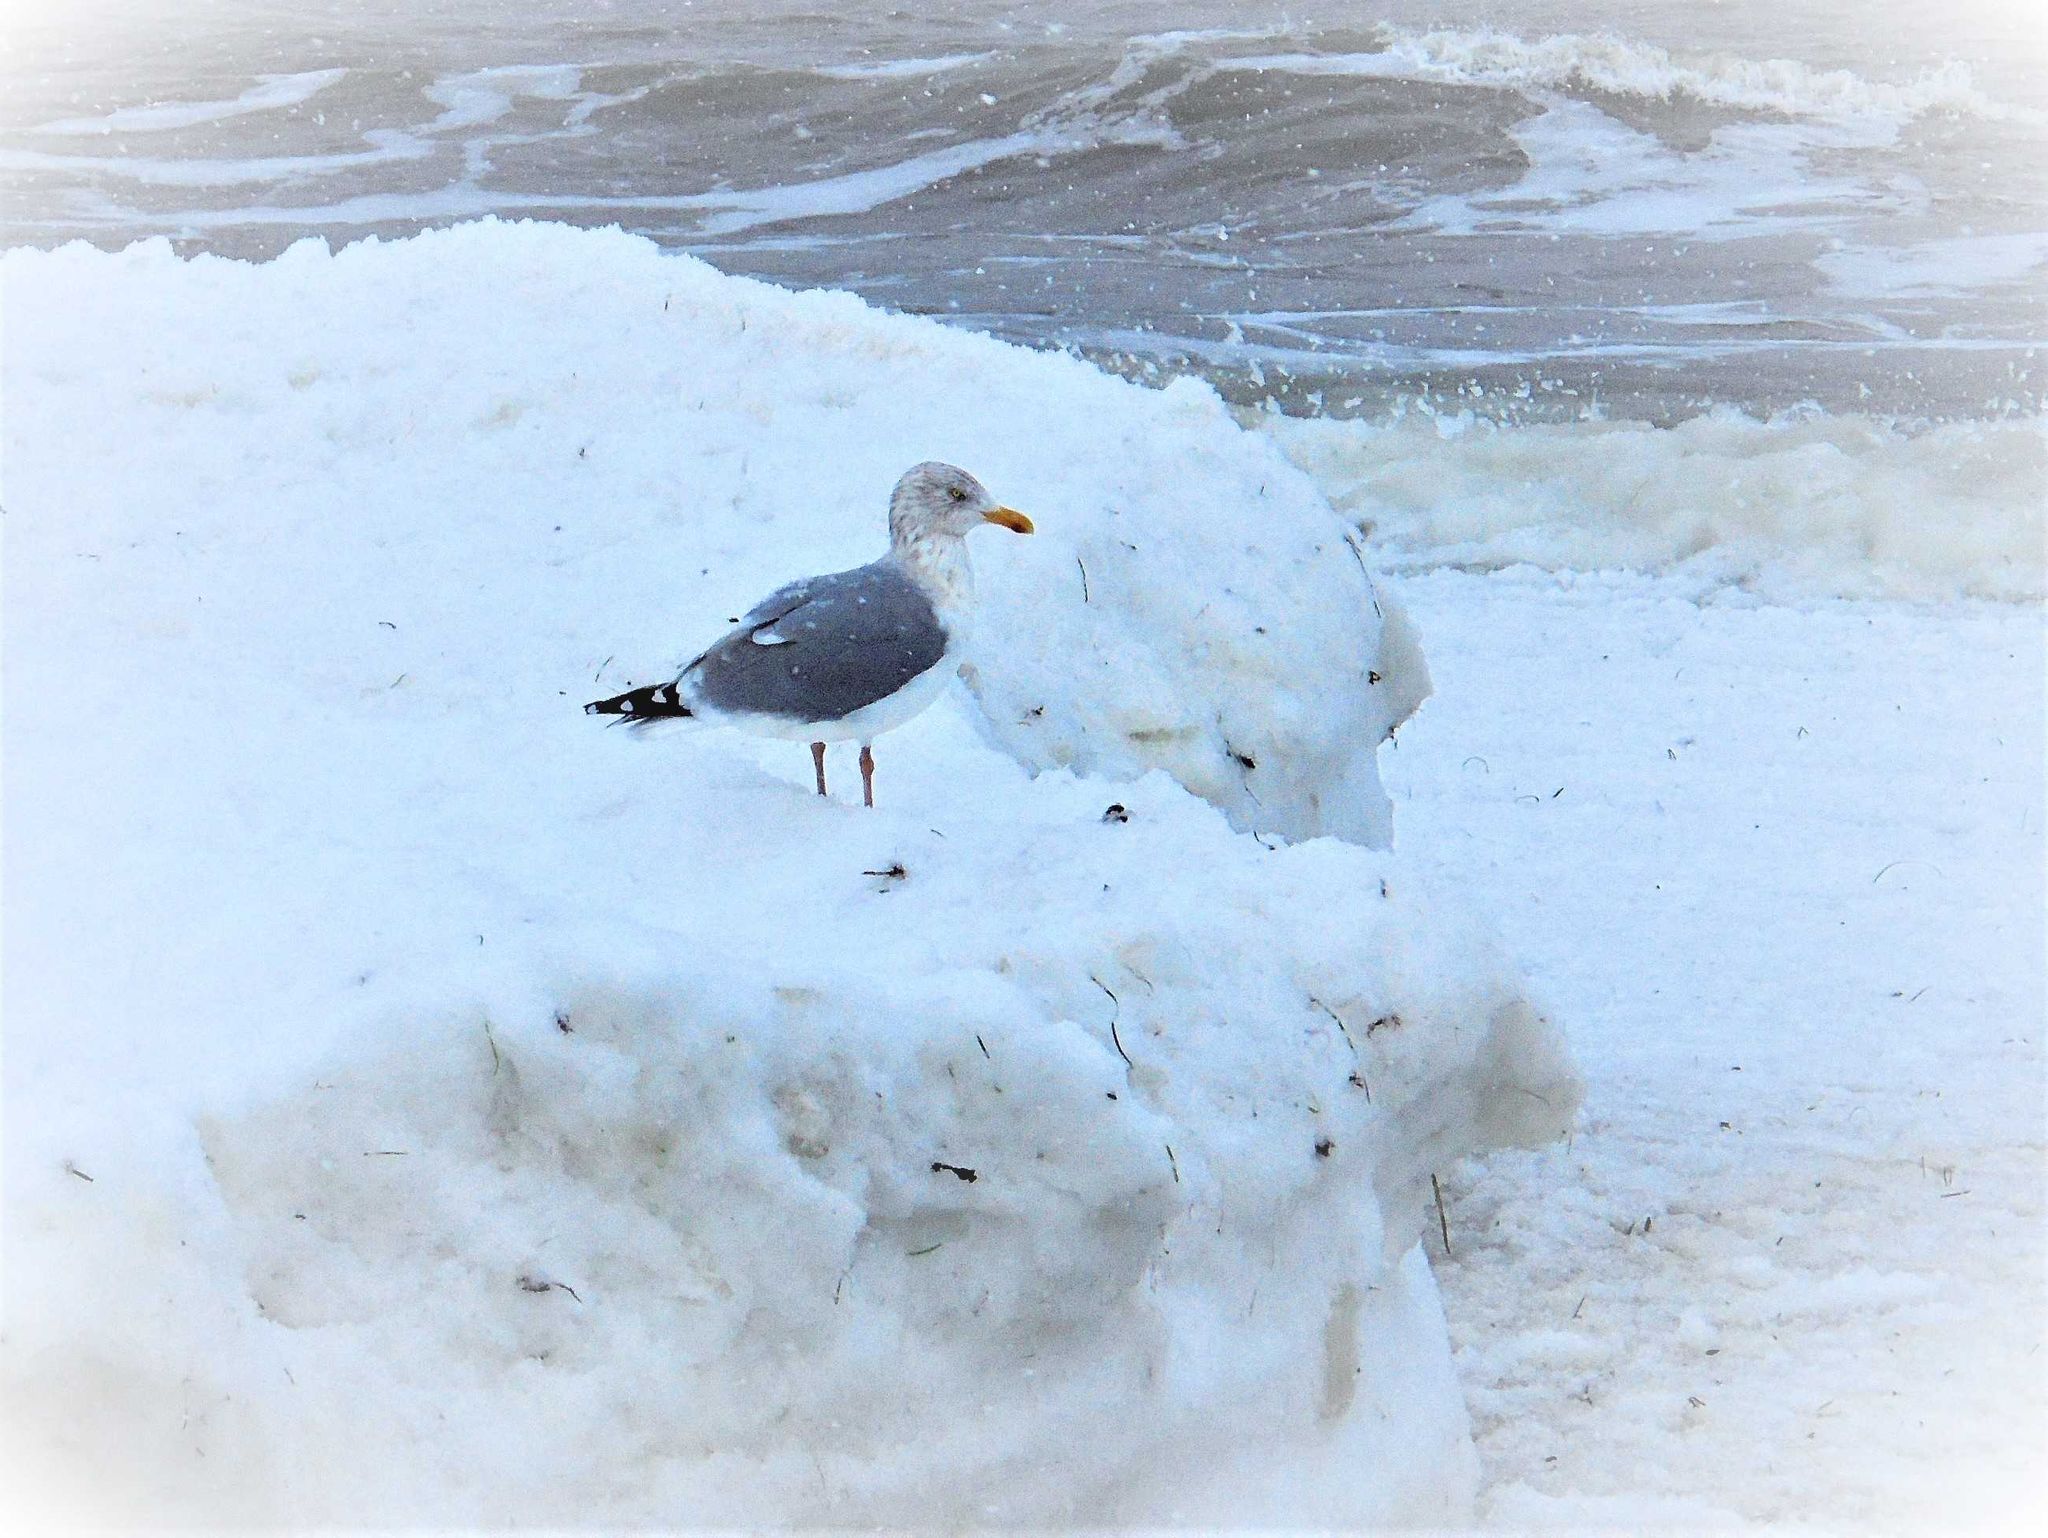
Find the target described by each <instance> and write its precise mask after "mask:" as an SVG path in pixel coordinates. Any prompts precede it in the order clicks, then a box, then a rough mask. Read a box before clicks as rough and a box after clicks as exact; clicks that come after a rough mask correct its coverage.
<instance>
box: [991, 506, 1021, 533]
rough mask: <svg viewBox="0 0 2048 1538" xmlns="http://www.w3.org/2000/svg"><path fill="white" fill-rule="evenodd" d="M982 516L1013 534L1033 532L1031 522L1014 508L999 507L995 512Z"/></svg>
mask: <svg viewBox="0 0 2048 1538" xmlns="http://www.w3.org/2000/svg"><path fill="white" fill-rule="evenodd" d="M981 516H982V517H983V518H984V519H986V520H987V521H988V522H990V523H999V524H1001V525H1002V526H1003V527H1004V528H1006V529H1009V530H1011V531H1012V532H1013V533H1017V534H1029V533H1030V532H1031V520H1030V519H1029V518H1026V517H1025V516H1024V515H1023V514H1022V513H1020V512H1018V511H1017V509H1016V508H1014V507H999V508H997V509H996V510H995V511H994V512H992V513H983V514H982V515H981Z"/></svg>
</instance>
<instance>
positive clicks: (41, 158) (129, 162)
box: [0, 128, 434, 187]
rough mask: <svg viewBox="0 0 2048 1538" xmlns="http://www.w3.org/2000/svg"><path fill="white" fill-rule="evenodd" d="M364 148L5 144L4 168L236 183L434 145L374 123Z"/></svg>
mask: <svg viewBox="0 0 2048 1538" xmlns="http://www.w3.org/2000/svg"><path fill="white" fill-rule="evenodd" d="M363 138H364V140H365V141H366V142H367V143H368V144H369V145H370V148H369V149H364V150H342V151H339V152H337V153H334V154H330V155H254V156H242V157H237V158H234V159H216V160H207V159H198V160H172V159H163V158H158V157H155V156H143V155H51V154H46V153H44V152H43V151H41V150H10V149H0V170H8V171H68V172H71V173H74V174H75V173H77V172H80V171H92V172H96V173H98V174H99V175H101V176H111V177H118V178H120V179H121V180H123V181H130V182H141V183H144V184H146V185H148V186H153V187H233V186H242V185H246V184H249V183H253V182H280V181H290V180H291V179H292V178H294V177H301V176H331V175H333V174H334V173H335V172H337V171H359V170H361V169H363V168H364V167H366V166H377V165H391V164H394V163H396V162H399V161H405V160H424V159H426V158H427V157H428V156H430V155H432V154H433V153H434V146H433V145H431V144H429V143H427V142H425V141H424V140H421V139H418V138H415V137H414V136H413V135H411V134H409V133H406V132H405V131H404V130H402V129H396V128H372V129H369V130H367V131H366V132H365V133H364V134H363Z"/></svg>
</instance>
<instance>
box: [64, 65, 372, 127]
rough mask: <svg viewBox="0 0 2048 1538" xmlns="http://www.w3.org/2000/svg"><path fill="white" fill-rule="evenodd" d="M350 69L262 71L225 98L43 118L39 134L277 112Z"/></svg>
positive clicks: (168, 124)
mask: <svg viewBox="0 0 2048 1538" xmlns="http://www.w3.org/2000/svg"><path fill="white" fill-rule="evenodd" d="M347 73H348V71H347V70H345V69H311V70H303V71H300V72H299V73H296V74H290V75H259V76H258V77H257V81H256V84H255V85H253V86H251V87H250V88H249V89H248V90H246V91H244V92H242V94H241V95H239V96H232V97H229V98H227V99H226V100H224V101H180V102H159V103H153V104H151V105H149V106H146V107H122V108H120V109H119V110H118V111H115V112H109V113H107V114H106V115H105V116H103V117H73V118H64V119H61V120H60V121H58V122H55V123H43V124H41V125H39V126H38V127H36V128H35V129H34V130H33V131H34V132H36V133H39V134H111V133H158V132H162V131H164V130H166V129H172V128H190V127H192V126H194V125H195V124H198V123H217V122H220V121H221V120H223V119H225V118H233V117H243V116H246V115H247V114H249V113H252V112H274V111H276V110H277V109H279V108H281V107H295V106H297V105H298V104H299V103H300V102H303V101H310V100H312V99H313V97H315V96H317V95H318V94H319V93H320V92H322V91H324V90H326V89H327V88H328V87H329V86H331V85H333V84H334V83H335V82H337V81H338V80H340V79H341V78H342V76H344V75H346V74H347Z"/></svg>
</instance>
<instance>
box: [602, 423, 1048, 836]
mask: <svg viewBox="0 0 2048 1538" xmlns="http://www.w3.org/2000/svg"><path fill="white" fill-rule="evenodd" d="M984 523H993V524H999V525H1000V526H1002V527H1003V528H1006V529H1011V530H1014V531H1015V532H1016V533H1019V534H1029V533H1030V532H1031V529H1032V525H1031V520H1030V519H1029V518H1026V517H1025V516H1024V515H1023V514H1022V513H1020V512H1018V511H1017V510H1016V509H1015V508H1009V507H1004V506H1002V505H1001V504H1000V503H998V502H997V501H996V499H995V498H994V497H992V496H990V495H989V494H988V492H987V491H986V490H985V489H984V488H983V487H982V484H981V482H980V481H977V480H976V479H975V478H974V477H973V476H971V475H969V474H968V473H967V472H966V471H965V470H961V469H958V468H956V467H955V466H953V465H946V464H940V463H938V462H937V461H935V460H928V461H926V462H925V463H924V464H921V465H913V466H911V468H910V469H908V470H906V471H905V472H904V473H903V478H902V479H901V480H899V481H898V482H897V483H896V489H895V491H894V492H892V493H891V494H890V497H889V553H888V554H887V555H885V556H883V557H882V558H881V559H880V560H879V561H871V562H869V563H868V564H867V565H866V566H856V567H855V568H854V569H853V570H851V571H835V572H832V573H830V574H828V575H826V576H822V577H805V578H804V579H802V580H801V581H798V582H792V583H790V584H789V586H787V587H784V588H779V589H777V590H776V591H775V592H774V593H771V594H770V595H769V596H768V597H767V598H765V599H763V600H762V601H761V602H760V603H758V604H756V605H755V606H754V608H753V610H752V611H751V612H750V613H749V614H748V615H747V617H746V618H745V619H743V620H741V621H740V622H739V624H738V625H737V626H735V627H734V628H733V629H732V630H731V631H729V632H728V633H727V634H726V635H725V636H724V638H723V639H721V640H720V641H718V642H717V643H716V644H715V645H713V646H712V647H711V648H710V649H709V650H707V651H706V652H704V654H703V655H702V656H700V657H698V658H697V660H696V661H694V662H692V663H691V664H690V665H689V666H688V667H686V668H684V669H683V671H682V672H681V673H680V674H679V675H678V676H677V677H676V678H675V679H674V680H673V681H672V682H670V683H665V684H653V685H649V686H648V687H646V688H641V689H630V690H628V691H627V692H626V693H624V694H618V695H614V696H613V697H612V698H610V699H608V700H592V701H591V702H590V703H589V704H588V705H585V706H584V707H583V709H584V711H585V713H586V714H589V715H593V716H617V717H619V718H620V720H622V721H625V722H626V723H627V724H629V725H632V726H635V727H640V726H651V725H654V724H655V723H657V722H661V721H676V720H685V719H687V720H697V721H709V722H713V723H715V724H717V725H720V726H732V727H737V728H738V729H739V730H741V731H743V732H751V733H753V734H754V735H755V736H757V737H781V738H784V739H786V740H788V741H791V742H806V741H808V742H809V743H810V745H811V766H812V768H814V769H815V770H816V771H817V776H818V794H819V795H821V796H822V795H824V794H825V744H826V743H828V742H858V743H859V744H860V783H861V799H862V801H863V802H865V803H866V804H867V805H868V806H873V805H874V804H875V755H874V740H875V738H876V737H877V736H879V735H880V734H881V733H883V732H886V731H888V730H889V729H890V728H892V727H897V726H901V725H902V724H903V723H904V722H905V721H908V720H909V719H910V718H911V717H913V716H915V715H917V714H918V713H919V712H920V711H922V710H924V709H925V708H926V707H927V706H929V705H930V704H931V703H932V702H933V701H934V700H936V699H937V698H938V697H939V694H940V691H941V690H943V689H944V688H945V686H946V680H947V679H948V678H949V677H951V676H952V674H953V673H954V672H955V671H956V669H957V666H958V663H959V660H960V651H961V648H962V647H963V646H964V645H965V644H966V641H967V632H968V627H969V623H970V621H971V619H972V617H973V612H972V611H973V608H974V568H973V567H972V566H971V565H970V564H969V562H968V559H967V535H968V534H969V533H970V532H972V531H973V530H974V529H975V528H977V527H979V526H980V525H981V524H984ZM612 724H613V725H617V724H618V722H613V723H612Z"/></svg>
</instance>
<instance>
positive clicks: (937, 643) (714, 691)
mask: <svg viewBox="0 0 2048 1538" xmlns="http://www.w3.org/2000/svg"><path fill="white" fill-rule="evenodd" d="M946 640H947V636H946V627H945V626H944V624H943V623H941V622H940V620H939V617H938V614H937V613H936V612H935V611H934V610H933V608H932V605H931V600H930V599H928V598H926V597H925V595H924V592H923V590H922V589H921V588H919V587H918V585H917V584H916V583H914V582H912V581H911V580H910V579H909V578H908V577H906V576H905V575H904V574H903V573H902V572H901V571H899V570H897V568H896V567H895V566H894V565H892V564H890V563H888V562H886V561H878V562H876V563H875V564H874V565H872V566H861V567H856V568H855V569H854V570H852V571H841V572H834V573H832V574H831V575H830V576H825V577H808V578H806V579H805V580H803V581H801V582H792V583H791V584H790V585H789V586H788V587H785V588H783V589H781V590H780V591H779V592H777V593H775V594H774V595H772V596H771V597H769V598H768V599H766V600H765V601H764V602H762V603H760V604H758V605H757V606H756V607H755V608H754V609H753V611H752V612H751V613H749V614H748V615H747V617H746V618H745V619H744V620H742V621H741V622H740V625H739V628H738V629H736V630H734V631H733V632H732V633H731V634H730V635H728V636H727V637H726V638H725V639H724V640H722V641H720V642H719V643H718V644H717V645H716V646H714V647H712V648H711V649H710V650H709V651H707V652H705V653H704V655H703V656H701V657H699V658H698V659H697V660H696V661H695V662H693V663H691V664H690V665H689V667H687V668H685V669H684V670H683V673H684V677H685V678H687V679H688V680H689V681H690V683H691V684H692V685H693V686H694V687H693V692H694V694H695V696H696V698H697V699H699V700H701V701H702V702H703V703H705V704H707V705H709V706H711V707H712V708H713V709H716V710H724V711H732V712H743V713H749V714H754V715H768V716H781V717H784V718H786V719H788V720H791V721H837V720H839V719H841V718H842V717H845V716H849V715H851V714H852V713H853V712H854V711H856V710H859V709H860V708H861V707H862V706H863V705H872V704H873V703H874V702H875V701H876V700H879V699H884V698H886V697H887V696H889V695H891V694H894V693H895V692H896V691H897V690H898V689H900V688H902V687H903V686H904V685H905V684H907V683H909V682H910V681H911V680H912V679H913V678H915V677H917V676H918V674H920V673H923V672H925V671H926V670H928V669H930V668H932V667H935V666H936V665H937V664H938V661H939V659H940V658H941V657H943V656H944V655H945V654H946Z"/></svg>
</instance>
